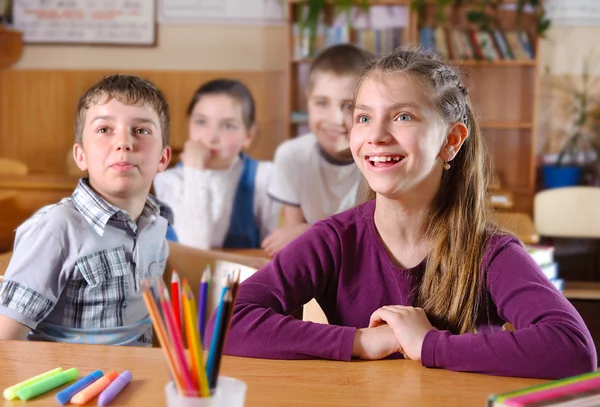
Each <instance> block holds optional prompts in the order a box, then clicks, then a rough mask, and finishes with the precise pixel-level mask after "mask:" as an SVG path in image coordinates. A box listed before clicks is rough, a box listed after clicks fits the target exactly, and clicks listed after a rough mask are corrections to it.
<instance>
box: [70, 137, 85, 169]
mask: <svg viewBox="0 0 600 407" xmlns="http://www.w3.org/2000/svg"><path fill="white" fill-rule="evenodd" d="M73 159H74V160H75V164H77V167H78V168H79V169H80V170H81V171H87V169H88V168H87V162H86V161H85V152H84V151H83V145H81V143H75V144H73Z"/></svg>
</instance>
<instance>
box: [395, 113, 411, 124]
mask: <svg viewBox="0 0 600 407" xmlns="http://www.w3.org/2000/svg"><path fill="white" fill-rule="evenodd" d="M412 119H413V117H412V116H411V115H409V114H408V113H400V114H399V115H398V116H396V121H398V122H406V121H410V120H412Z"/></svg>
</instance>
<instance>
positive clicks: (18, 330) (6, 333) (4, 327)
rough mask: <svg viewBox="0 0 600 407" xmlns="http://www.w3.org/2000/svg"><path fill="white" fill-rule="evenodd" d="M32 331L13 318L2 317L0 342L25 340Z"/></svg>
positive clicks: (0, 319) (0, 317)
mask: <svg viewBox="0 0 600 407" xmlns="http://www.w3.org/2000/svg"><path fill="white" fill-rule="evenodd" d="M29 331H30V329H29V328H27V327H26V326H25V325H21V324H20V323H18V322H17V321H15V320H14V319H12V318H9V317H7V316H5V315H0V340H11V339H20V340H25V339H26V338H27V335H28V334H29Z"/></svg>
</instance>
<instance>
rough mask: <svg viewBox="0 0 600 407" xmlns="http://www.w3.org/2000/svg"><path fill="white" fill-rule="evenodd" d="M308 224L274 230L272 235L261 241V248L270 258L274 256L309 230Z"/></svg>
mask: <svg viewBox="0 0 600 407" xmlns="http://www.w3.org/2000/svg"><path fill="white" fill-rule="evenodd" d="M310 226H311V225H310V224H308V223H300V224H297V225H292V226H284V227H282V228H279V229H275V230H274V231H273V233H271V234H270V235H269V236H267V237H266V238H265V240H263V241H262V243H261V246H262V248H263V249H264V250H265V252H267V254H268V255H269V256H271V257H273V256H275V255H276V254H277V253H278V252H279V251H280V250H281V249H283V247H284V246H285V245H286V244H288V243H289V242H291V241H292V240H294V239H295V238H297V237H298V236H300V235H301V234H302V233H304V232H306V231H307V230H308V229H309V228H310Z"/></svg>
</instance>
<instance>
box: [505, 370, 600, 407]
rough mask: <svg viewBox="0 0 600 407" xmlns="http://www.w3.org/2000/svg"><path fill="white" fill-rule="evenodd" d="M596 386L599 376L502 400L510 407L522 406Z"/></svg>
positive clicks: (599, 382) (598, 385) (599, 385)
mask: <svg viewBox="0 0 600 407" xmlns="http://www.w3.org/2000/svg"><path fill="white" fill-rule="evenodd" d="M598 387H600V377H596V378H593V379H589V380H584V381H581V382H575V383H571V384H567V385H565V386H559V387H553V388H551V389H547V390H540V391H536V392H533V393H528V394H523V395H522V396H516V397H512V398H508V399H506V400H504V404H506V405H507V406H511V407H522V406H526V405H527V404H529V403H533V402H536V403H537V402H540V401H544V400H550V399H553V398H556V397H560V396H566V395H568V394H573V393H578V392H582V391H586V390H593V389H597V388H598Z"/></svg>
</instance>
